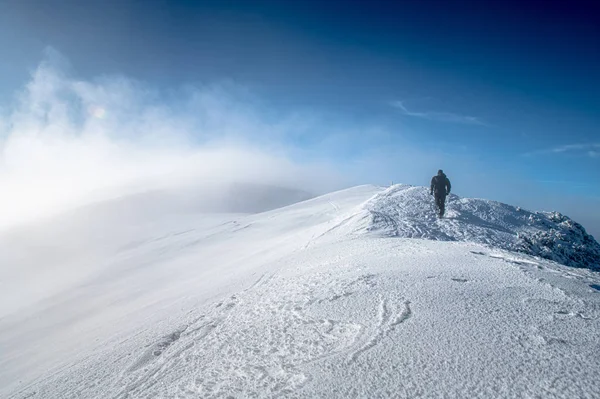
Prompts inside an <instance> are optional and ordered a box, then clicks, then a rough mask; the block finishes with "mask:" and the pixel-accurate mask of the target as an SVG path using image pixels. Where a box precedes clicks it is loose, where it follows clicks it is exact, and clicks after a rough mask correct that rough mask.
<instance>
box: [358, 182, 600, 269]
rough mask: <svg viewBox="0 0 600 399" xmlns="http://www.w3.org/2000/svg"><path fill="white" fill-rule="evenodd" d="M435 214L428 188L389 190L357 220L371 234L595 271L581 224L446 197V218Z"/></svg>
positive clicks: (596, 256) (596, 258)
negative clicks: (463, 244) (492, 250)
mask: <svg viewBox="0 0 600 399" xmlns="http://www.w3.org/2000/svg"><path fill="white" fill-rule="evenodd" d="M435 214H436V212H435V209H434V200H433V197H432V196H431V195H430V194H429V189H427V188H425V187H414V186H408V185H395V186H392V187H390V188H388V189H387V190H385V191H383V192H381V193H379V194H377V195H375V196H374V197H373V198H372V199H371V200H370V201H368V202H367V203H366V204H365V205H364V206H363V209H362V211H361V212H360V213H359V215H357V216H358V217H359V218H360V219H361V224H362V225H364V226H365V230H366V231H367V232H368V233H371V234H378V235H385V236H395V237H407V238H423V239H430V240H440V241H470V242H477V243H482V244H488V245H490V246H494V247H497V248H501V249H505V250H510V251H518V252H522V253H527V254H530V255H533V256H539V257H542V258H545V259H550V260H554V261H556V262H559V263H562V264H564V265H568V266H573V267H585V268H590V269H596V270H600V244H598V242H596V240H594V238H593V237H592V236H591V235H589V234H587V232H586V231H585V229H584V228H583V226H581V224H579V223H577V222H575V221H573V220H571V219H570V218H568V217H567V216H565V215H562V214H560V213H558V212H531V211H527V210H524V209H522V208H520V207H514V206H511V205H507V204H503V203H500V202H496V201H490V200H485V199H476V198H460V197H458V196H456V195H453V194H451V195H450V196H449V197H448V200H447V205H446V217H445V218H444V219H441V220H438V219H437V218H436V216H435ZM365 220H367V221H368V222H367V223H366V224H365Z"/></svg>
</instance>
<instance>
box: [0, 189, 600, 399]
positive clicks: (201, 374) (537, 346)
mask: <svg viewBox="0 0 600 399" xmlns="http://www.w3.org/2000/svg"><path fill="white" fill-rule="evenodd" d="M431 202H432V200H431V197H429V196H428V193H427V191H426V190H425V189H423V188H411V187H407V186H395V187H392V188H389V189H382V188H378V187H373V186H361V187H356V188H353V189H350V190H344V191H341V192H337V193H333V194H330V195H327V196H323V197H319V198H316V199H313V200H309V201H306V202H303V203H299V204H296V205H292V206H289V207H286V208H282V209H279V210H275V211H271V212H266V213H262V214H256V215H239V214H238V215H228V214H221V215H210V217H209V216H206V217H199V218H198V219H193V220H192V221H190V220H187V221H183V220H179V219H172V218H166V219H161V218H159V217H158V216H157V219H156V220H154V221H153V222H152V223H151V224H150V225H148V224H144V225H143V228H137V227H136V226H133V225H129V226H127V227H128V229H129V230H131V231H133V232H135V236H129V237H128V236H127V235H119V236H117V237H116V238H115V240H116V239H117V238H118V240H120V241H122V242H119V243H117V242H115V243H113V244H114V245H113V244H111V246H109V247H107V248H104V250H105V252H106V253H105V254H103V255H102V256H98V257H97V258H90V259H87V261H86V262H81V258H79V257H77V258H76V259H75V260H73V259H70V258H69V257H68V256H67V253H66V252H65V253H64V254H63V255H62V257H60V258H59V259H48V261H47V263H46V264H37V265H34V264H33V262H31V261H29V262H25V260H27V258H26V257H25V255H24V254H23V253H21V252H15V253H11V252H10V251H8V249H9V248H8V247H6V248H3V251H1V252H0V265H5V264H7V263H6V261H7V260H8V259H10V260H11V262H13V263H12V265H13V266H15V267H18V266H22V268H21V269H19V273H22V275H21V274H19V273H17V272H11V273H7V272H6V271H5V270H1V271H3V274H2V275H1V276H2V283H3V285H2V286H3V287H8V286H9V285H10V287H11V291H9V292H10V293H11V297H8V296H5V295H6V291H3V292H1V293H0V295H2V297H1V298H0V300H1V301H2V303H3V304H5V303H9V302H7V301H9V300H11V299H12V300H13V301H14V300H15V299H18V293H19V292H20V289H24V288H25V287H27V285H25V284H26V283H27V284H34V283H35V276H36V273H35V272H36V271H37V270H40V271H41V270H44V269H46V268H48V267H55V266H57V265H58V264H60V265H61V267H62V268H63V269H61V270H63V271H64V270H67V269H68V268H69V267H73V268H74V269H77V270H79V269H81V268H84V269H86V270H85V273H84V272H80V273H79V274H77V278H73V279H71V280H70V281H69V282H65V283H64V284H63V286H61V287H62V291H59V292H52V293H51V294H47V295H46V294H45V295H46V296H43V297H42V296H40V297H39V298H38V300H37V302H35V301H33V300H29V301H28V302H27V306H26V307H20V308H16V307H15V308H13V309H10V307H8V306H6V307H5V308H4V311H3V314H2V316H1V318H0V353H1V354H2V356H1V357H0V397H3V398H4V397H7V398H34V399H37V398H43V399H46V398H123V399H125V398H246V397H257V398H275V397H292V398H316V397H319V398H353V397H361V398H377V397H390V398H414V397H423V398H465V397H475V398H492V397H502V398H524V397H544V398H597V397H600V380H599V379H598V378H597V376H598V373H599V372H600V356H598V351H599V349H600V347H599V346H598V342H600V274H599V273H597V272H594V271H592V270H589V269H584V268H579V269H577V268H572V267H567V266H564V265H561V264H559V263H556V262H554V261H550V260H546V259H543V258H541V257H538V256H532V255H529V254H526V253H522V252H515V251H509V250H508V249H509V247H508V246H507V245H508V244H507V243H503V242H501V241H502V239H503V238H504V239H505V240H506V241H507V242H509V243H512V244H511V245H513V244H514V245H518V243H519V239H517V238H515V235H516V233H519V235H521V234H525V233H527V234H529V235H530V236H531V237H536V234H537V235H538V236H539V235H540V234H542V233H544V230H543V229H542V228H541V227H540V224H536V223H535V222H531V224H530V223H529V222H524V223H520V221H525V219H529V217H530V216H532V215H533V217H534V220H535V218H536V217H539V218H542V217H547V218H552V217H553V216H552V215H550V214H535V213H533V214H532V213H528V212H525V211H517V210H515V209H514V208H511V207H508V206H505V205H501V204H497V203H493V202H489V201H482V200H467V199H459V198H457V197H451V198H450V203H449V208H448V209H449V219H446V220H439V221H438V220H437V219H435V218H434V217H433V215H434V213H433V212H432V211H431V206H432V205H431ZM403 212H404V213H403ZM559 219H560V218H559ZM540 220H541V219H540ZM565 220H566V219H565ZM551 222H552V223H554V224H560V223H563V222H564V221H559V220H558V219H556V220H555V221H552V220H551ZM129 223H131V224H133V223H134V222H133V221H130V222H129ZM544 223H546V222H544ZM123 228H124V226H119V231H121V230H122V229H123ZM129 230H128V231H129ZM142 231H143V232H144V234H142V233H141V232H142ZM547 231H548V230H546V232H547ZM479 233H481V237H479V238H477V235H478V234H479ZM78 236H80V234H78ZM390 236H394V237H390ZM398 237H400V238H398ZM403 237H417V238H427V239H414V238H412V239H411V238H403ZM461 240H463V241H464V242H460V241H461ZM474 240H478V242H472V241H474ZM18 244H19V242H18V241H15V240H13V241H11V248H13V250H14V251H17V250H18ZM79 244H81V242H79ZM117 244H118V245H117ZM23 245H24V244H23ZM114 248H118V250H115V249H114ZM503 248H504V249H503ZM6 254H8V255H6ZM17 254H18V255H19V256H16V255H17ZM96 259H98V260H96ZM19 262H21V263H19ZM52 262H56V264H54V263H52ZM71 262H72V263H71ZM2 267H4V266H2ZM66 268H67V269H66ZM23 276H26V277H27V282H26V283H24V282H23V281H25V279H24V277H23ZM43 276H44V278H48V277H47V276H48V274H43ZM21 285H22V286H21ZM43 292H45V291H43ZM29 294H31V293H29ZM40 295H41V294H40ZM11 303H12V302H11Z"/></svg>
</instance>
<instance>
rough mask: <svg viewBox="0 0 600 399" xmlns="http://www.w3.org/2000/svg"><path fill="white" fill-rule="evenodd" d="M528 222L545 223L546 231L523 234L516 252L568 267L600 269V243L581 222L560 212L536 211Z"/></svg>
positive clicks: (534, 223) (533, 223)
mask: <svg viewBox="0 0 600 399" xmlns="http://www.w3.org/2000/svg"><path fill="white" fill-rule="evenodd" d="M529 221H530V223H531V224H532V225H536V224H544V225H546V226H547V230H545V231H544V230H540V231H536V232H534V233H531V234H520V235H519V241H518V243H517V246H516V250H517V251H520V252H525V253H528V254H532V255H536V256H540V257H542V258H545V259H550V260H553V261H556V262H558V263H562V264H564V265H567V266H574V267H587V268H590V269H599V268H600V245H599V244H598V242H596V240H594V237H592V236H591V235H589V234H588V233H587V232H586V231H585V228H584V227H583V226H582V225H580V224H579V223H577V222H575V221H573V220H571V219H569V218H568V217H567V216H565V215H563V214H561V213H558V212H550V213H535V214H532V215H530V217H529Z"/></svg>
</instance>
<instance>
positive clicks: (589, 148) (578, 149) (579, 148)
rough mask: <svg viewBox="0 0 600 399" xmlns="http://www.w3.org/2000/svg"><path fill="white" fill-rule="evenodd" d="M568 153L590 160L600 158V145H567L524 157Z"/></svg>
mask: <svg viewBox="0 0 600 399" xmlns="http://www.w3.org/2000/svg"><path fill="white" fill-rule="evenodd" d="M566 153H578V154H580V155H585V156H588V157H590V158H598V157H600V143H578V144H565V145H560V146H556V147H551V148H543V149H541V150H535V151H530V152H526V153H525V154H523V155H525V156H534V155H549V154H566Z"/></svg>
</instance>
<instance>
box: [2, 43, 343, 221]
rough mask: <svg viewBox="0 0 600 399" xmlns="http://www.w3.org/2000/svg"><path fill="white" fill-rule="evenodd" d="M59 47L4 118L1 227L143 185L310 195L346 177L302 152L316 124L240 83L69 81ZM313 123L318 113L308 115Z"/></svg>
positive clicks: (123, 79)
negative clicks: (273, 106)
mask: <svg viewBox="0 0 600 399" xmlns="http://www.w3.org/2000/svg"><path fill="white" fill-rule="evenodd" d="M68 70H69V67H68V63H67V62H66V61H65V60H64V59H63V58H62V57H61V56H60V54H58V53H56V52H55V51H53V50H52V49H49V50H47V52H46V56H45V59H44V61H43V62H42V63H41V64H40V65H39V67H38V68H37V69H36V70H35V71H33V73H32V76H31V80H30V82H29V83H28V84H27V85H26V86H25V88H24V89H23V90H22V91H21V92H20V93H19V94H18V96H17V98H16V100H15V102H14V104H12V106H10V107H8V108H6V109H4V112H3V113H2V114H1V115H0V193H1V195H0V228H4V227H6V226H10V225H14V224H17V223H21V222H25V221H31V220H34V219H36V218H39V217H43V216H46V215H49V214H52V213H56V212H60V211H62V210H65V209H69V208H71V207H74V206H79V205H82V204H85V203H90V202H94V201H98V200H103V199H110V198H116V197H119V196H122V195H127V194H132V193H136V192H142V191H146V190H155V189H164V188H169V187H175V186H177V187H179V186H192V185H193V186H198V185H202V184H209V185H213V186H214V185H215V184H218V185H223V184H226V183H240V182H241V183H260V184H269V185H279V186H284V187H290V188H297V189H300V190H306V191H310V192H313V193H320V192H323V191H327V190H330V189H332V188H337V187H336V186H339V185H340V184H343V183H340V182H341V179H340V177H339V176H338V175H337V174H336V172H335V170H334V168H333V167H332V166H331V165H329V164H327V163H326V162H319V160H311V162H308V161H303V160H302V159H298V158H299V157H296V156H295V149H294V148H293V146H290V145H287V144H286V143H287V142H288V140H287V139H288V138H289V137H290V135H291V136H294V135H295V136H299V135H302V134H305V133H306V131H308V130H309V129H310V128H311V126H310V125H309V124H308V125H306V124H305V125H302V124H299V123H298V120H299V119H300V118H299V116H298V115H296V114H287V115H274V113H273V112H266V110H265V106H264V105H262V104H261V103H260V101H259V100H258V99H256V98H255V97H253V96H252V94H251V93H250V92H249V91H247V90H246V89H244V88H243V87H239V86H237V85H235V84H233V83H222V84H218V85H207V86H201V87H197V86H187V87H183V88H181V89H179V90H175V91H172V92H168V93H165V92H160V91H158V90H155V89H153V88H151V87H148V86H147V85H145V84H143V83H141V82H137V81H135V80H132V79H128V78H126V77H122V76H103V77H99V78H97V79H94V80H91V81H87V80H79V79H75V78H73V77H71V76H70V75H69V74H68V73H67V72H66V71H68ZM301 119H302V120H305V121H306V120H310V118H309V117H306V118H301Z"/></svg>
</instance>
